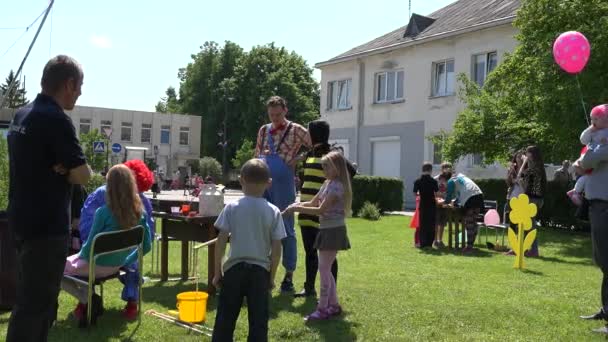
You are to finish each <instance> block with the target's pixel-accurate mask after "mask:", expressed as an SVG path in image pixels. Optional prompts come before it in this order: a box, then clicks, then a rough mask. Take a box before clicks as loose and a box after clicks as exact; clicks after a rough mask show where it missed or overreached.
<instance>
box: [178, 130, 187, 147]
mask: <svg viewBox="0 0 608 342" xmlns="http://www.w3.org/2000/svg"><path fill="white" fill-rule="evenodd" d="M189 138H190V127H180V128H179V144H180V145H188V144H189V141H190V139H189Z"/></svg>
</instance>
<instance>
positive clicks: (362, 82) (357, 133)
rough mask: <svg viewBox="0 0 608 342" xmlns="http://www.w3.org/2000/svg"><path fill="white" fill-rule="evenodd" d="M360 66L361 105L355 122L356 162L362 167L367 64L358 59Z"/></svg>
mask: <svg viewBox="0 0 608 342" xmlns="http://www.w3.org/2000/svg"><path fill="white" fill-rule="evenodd" d="M357 64H358V65H359V103H358V105H357V119H356V120H355V144H354V145H355V146H354V147H355V156H354V157H355V162H356V163H357V164H358V165H359V167H361V161H360V160H359V154H360V153H359V147H360V144H359V136H360V130H361V125H362V124H363V109H364V107H365V63H363V60H362V59H357Z"/></svg>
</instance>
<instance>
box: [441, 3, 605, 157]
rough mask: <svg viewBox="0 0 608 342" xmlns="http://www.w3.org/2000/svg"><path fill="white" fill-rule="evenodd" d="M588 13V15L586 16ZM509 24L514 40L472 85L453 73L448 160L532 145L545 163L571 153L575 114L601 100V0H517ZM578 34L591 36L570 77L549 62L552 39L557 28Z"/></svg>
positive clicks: (577, 128)
mask: <svg viewBox="0 0 608 342" xmlns="http://www.w3.org/2000/svg"><path fill="white" fill-rule="evenodd" d="M592 13H593V15H591V14H592ZM514 25H515V26H516V27H517V28H518V29H519V31H520V32H519V34H518V35H517V36H516V38H517V40H518V41H519V45H518V46H517V47H516V49H515V51H514V52H513V53H512V54H508V55H507V56H506V57H505V60H504V62H503V63H502V64H500V65H499V66H498V67H497V68H496V70H494V71H493V72H492V73H491V74H490V75H489V77H488V79H487V81H486V83H485V85H484V87H483V88H482V89H480V88H478V87H477V86H476V85H475V84H473V82H471V81H470V80H468V79H467V78H466V77H465V76H462V75H461V76H460V77H459V80H460V83H461V85H462V87H461V93H460V95H461V98H462V100H463V102H464V103H465V104H466V109H465V110H463V111H462V112H461V113H459V116H458V118H457V120H456V123H455V125H454V129H453V131H452V133H451V134H449V135H448V136H447V139H445V146H444V154H445V156H446V157H447V158H448V159H451V160H455V159H458V158H459V157H461V156H463V155H466V154H469V153H482V154H483V155H484V157H485V158H486V159H487V160H505V159H507V158H508V155H509V154H510V153H511V151H513V150H515V149H518V148H521V147H525V146H526V145H529V144H537V145H539V146H540V147H541V149H542V151H543V154H544V155H545V159H546V161H548V162H558V161H561V160H563V159H570V158H572V157H573V156H576V155H578V151H579V150H580V148H581V146H580V142H579V141H578V137H579V135H580V132H581V131H582V130H583V129H584V128H585V126H586V125H587V124H586V121H585V119H584V118H583V114H585V115H588V113H589V111H590V109H591V107H593V106H595V105H598V104H601V103H605V102H607V99H608V87H606V84H608V33H606V30H605V27H606V26H607V25H608V2H606V1H604V0H571V1H565V0H523V1H522V6H521V8H520V10H519V11H518V14H517V19H516V20H515V23H514ZM570 30H575V31H579V32H581V33H583V34H584V35H585V36H586V37H587V38H588V39H589V41H590V42H591V45H592V48H591V58H590V61H589V63H588V65H587V67H586V69H585V70H584V71H583V72H582V73H581V74H580V75H579V76H578V80H579V81H580V84H581V87H582V95H583V99H584V102H585V107H586V113H584V112H583V108H582V105H581V97H580V96H579V91H578V87H577V83H576V82H577V78H576V77H575V76H572V75H569V74H567V73H565V72H564V71H562V70H561V69H560V68H559V66H558V65H557V64H556V63H555V62H554V61H553V56H552V45H553V42H554V40H555V38H557V36H558V35H559V34H561V33H563V32H564V31H570Z"/></svg>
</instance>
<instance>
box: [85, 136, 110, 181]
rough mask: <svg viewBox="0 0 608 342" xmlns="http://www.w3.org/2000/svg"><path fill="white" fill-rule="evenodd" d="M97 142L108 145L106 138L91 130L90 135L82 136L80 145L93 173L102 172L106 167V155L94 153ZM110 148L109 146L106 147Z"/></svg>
mask: <svg viewBox="0 0 608 342" xmlns="http://www.w3.org/2000/svg"><path fill="white" fill-rule="evenodd" d="M95 141H104V142H106V144H107V139H106V137H105V136H104V135H103V134H101V133H99V131H98V130H97V129H94V130H91V131H90V132H89V133H81V134H80V145H81V146H82V150H83V151H84V156H85V158H86V159H87V162H88V163H89V165H90V166H91V168H92V169H93V171H98V172H99V171H101V170H104V169H105V167H106V153H105V152H104V153H95V152H94V151H93V143H94V142H95ZM106 148H109V146H106Z"/></svg>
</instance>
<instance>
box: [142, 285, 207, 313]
mask: <svg viewBox="0 0 608 342" xmlns="http://www.w3.org/2000/svg"><path fill="white" fill-rule="evenodd" d="M195 290H196V287H195V284H194V283H192V282H188V283H186V282H182V281H176V282H170V281H168V282H154V283H152V284H151V285H148V286H145V287H144V290H143V297H142V299H143V301H144V303H156V304H158V305H160V306H162V307H165V308H168V309H173V310H177V309H175V307H176V304H177V295H178V294H179V293H182V292H189V291H195ZM198 290H199V291H203V292H207V283H202V282H201V283H199V284H198ZM216 308H217V296H209V298H208V299H207V312H210V311H215V309H216Z"/></svg>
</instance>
